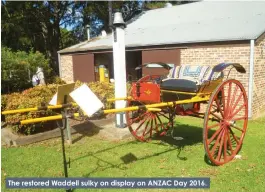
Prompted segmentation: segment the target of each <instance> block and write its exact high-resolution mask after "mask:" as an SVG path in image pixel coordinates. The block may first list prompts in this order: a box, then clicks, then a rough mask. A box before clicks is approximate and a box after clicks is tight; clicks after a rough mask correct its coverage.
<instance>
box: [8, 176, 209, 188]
mask: <svg viewBox="0 0 265 192" xmlns="http://www.w3.org/2000/svg"><path fill="white" fill-rule="evenodd" d="M6 188H66V189H69V188H72V189H73V188H210V178H202V177H198V178H196V177H194V178H184V177H181V178H7V179H6Z"/></svg>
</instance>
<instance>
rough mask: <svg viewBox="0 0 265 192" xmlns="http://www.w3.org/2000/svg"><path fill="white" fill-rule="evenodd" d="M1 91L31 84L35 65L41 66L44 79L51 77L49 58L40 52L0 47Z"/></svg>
mask: <svg viewBox="0 0 265 192" xmlns="http://www.w3.org/2000/svg"><path fill="white" fill-rule="evenodd" d="M1 51H2V54H1V56H2V60H1V62H2V70H1V75H2V78H1V80H2V87H1V91H2V93H10V92H16V91H22V90H25V89H27V88H29V87H31V86H32V82H31V78H32V75H33V74H35V73H36V71H37V67H42V68H43V71H44V75H45V80H48V81H49V79H50V78H51V75H52V70H51V68H50V67H49V60H48V59H46V58H45V56H44V55H43V54H41V53H40V52H38V51H37V52H33V51H30V52H29V53H26V52H24V51H17V52H12V51H11V49H9V48H6V47H2V48H1Z"/></svg>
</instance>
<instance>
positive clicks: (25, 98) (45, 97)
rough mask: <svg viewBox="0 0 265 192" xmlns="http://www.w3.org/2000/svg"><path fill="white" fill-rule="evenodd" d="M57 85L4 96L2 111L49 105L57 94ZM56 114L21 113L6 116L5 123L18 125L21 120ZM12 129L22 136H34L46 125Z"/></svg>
mask: <svg viewBox="0 0 265 192" xmlns="http://www.w3.org/2000/svg"><path fill="white" fill-rule="evenodd" d="M56 90H57V85H55V84H51V85H47V86H36V87H34V88H30V89H27V90H25V91H23V92H21V93H12V94H9V95H2V96H1V99H2V103H1V110H2V111H3V110H15V109H23V108H31V107H38V106H40V105H41V104H42V103H48V102H49V101H50V100H51V98H52V96H53V95H54V94H55V93H56ZM54 114H55V112H54V111H51V110H47V111H41V112H40V111H32V112H29V113H20V114H14V115H6V116H5V121H6V122H7V123H10V124H12V123H16V122H18V121H20V120H25V119H31V118H37V117H43V116H47V115H54ZM11 127H12V129H13V130H14V131H15V132H17V133H21V134H26V135H28V134H32V133H34V132H36V131H37V129H36V128H37V127H38V129H40V128H43V127H44V124H43V123H42V124H36V125H33V124H29V125H23V126H19V125H12V126H11Z"/></svg>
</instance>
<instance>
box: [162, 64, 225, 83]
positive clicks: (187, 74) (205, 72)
mask: <svg viewBox="0 0 265 192" xmlns="http://www.w3.org/2000/svg"><path fill="white" fill-rule="evenodd" d="M212 68H213V67H211V66H209V65H180V66H175V67H173V68H172V69H170V71H169V74H168V76H167V78H170V79H172V78H173V79H188V80H191V81H195V82H196V83H197V84H202V83H203V82H204V81H209V80H215V79H218V78H220V77H223V72H219V73H214V74H212Z"/></svg>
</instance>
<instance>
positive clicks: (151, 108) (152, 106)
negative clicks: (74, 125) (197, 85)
mask: <svg viewBox="0 0 265 192" xmlns="http://www.w3.org/2000/svg"><path fill="white" fill-rule="evenodd" d="M208 100H209V96H207V97H204V98H202V97H197V96H195V97H193V98H192V99H186V100H181V101H171V102H164V103H156V104H149V105H144V107H145V108H146V109H147V110H149V111H161V109H159V108H160V107H166V106H173V105H178V104H185V103H195V102H202V101H208ZM139 108H141V107H139V106H132V107H126V108H120V109H107V110H103V113H104V114H108V113H117V112H126V111H136V110H138V109H139ZM157 108H158V109H157ZM73 116H74V117H78V116H79V113H74V115H73ZM62 118H63V117H62V115H55V116H49V117H40V118H35V119H27V120H22V121H20V124H21V125H26V124H31V123H38V122H43V121H53V120H60V119H62Z"/></svg>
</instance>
